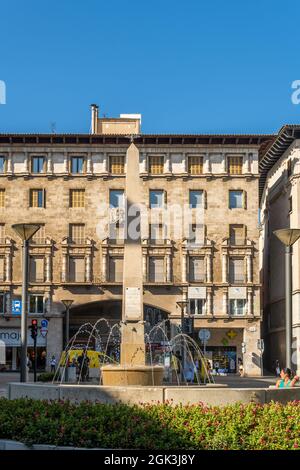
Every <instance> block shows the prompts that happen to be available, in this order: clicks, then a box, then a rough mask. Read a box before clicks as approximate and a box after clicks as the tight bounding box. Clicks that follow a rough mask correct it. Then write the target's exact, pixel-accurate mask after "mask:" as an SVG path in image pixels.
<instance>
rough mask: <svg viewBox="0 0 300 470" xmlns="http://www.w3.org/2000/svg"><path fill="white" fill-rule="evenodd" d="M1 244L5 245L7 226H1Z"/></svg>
mask: <svg viewBox="0 0 300 470" xmlns="http://www.w3.org/2000/svg"><path fill="white" fill-rule="evenodd" d="M0 243H5V224H0Z"/></svg>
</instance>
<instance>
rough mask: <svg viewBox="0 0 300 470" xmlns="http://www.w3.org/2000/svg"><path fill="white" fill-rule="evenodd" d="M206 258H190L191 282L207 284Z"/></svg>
mask: <svg viewBox="0 0 300 470" xmlns="http://www.w3.org/2000/svg"><path fill="white" fill-rule="evenodd" d="M205 278H206V276H205V262H204V257H196V256H192V257H190V258H189V280H190V282H205Z"/></svg>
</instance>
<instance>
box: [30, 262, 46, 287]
mask: <svg viewBox="0 0 300 470" xmlns="http://www.w3.org/2000/svg"><path fill="white" fill-rule="evenodd" d="M29 279H30V282H44V281H45V275H44V257H43V256H30V260H29Z"/></svg>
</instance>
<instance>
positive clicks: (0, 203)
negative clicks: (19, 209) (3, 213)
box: [0, 188, 5, 207]
mask: <svg viewBox="0 0 300 470" xmlns="http://www.w3.org/2000/svg"><path fill="white" fill-rule="evenodd" d="M0 207H5V189H3V188H1V189H0Z"/></svg>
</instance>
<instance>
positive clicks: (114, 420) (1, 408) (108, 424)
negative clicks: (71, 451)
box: [0, 398, 300, 450]
mask: <svg viewBox="0 0 300 470" xmlns="http://www.w3.org/2000/svg"><path fill="white" fill-rule="evenodd" d="M0 439H13V440H17V441H21V442H24V443H26V444H27V445H32V444H54V445H64V446H76V447H98V448H110V449H148V450H156V449H160V450H169V449H190V450H191V449H192V450H196V449H233V450H238V449H245V450H248V449H297V448H299V446H300V402H299V401H294V402H290V403H288V404H286V405H282V404H280V403H275V402H272V403H270V404H265V405H259V404H255V403H250V404H241V403H237V404H234V405H228V406H224V407H217V406H214V407H212V406H205V405H203V404H201V403H199V404H198V405H191V406H173V405H172V403H171V402H169V403H167V404H159V403H157V404H144V405H139V406H138V405H132V406H129V405H125V404H117V405H109V404H100V403H89V402H82V403H80V404H72V403H70V402H63V401H50V402H47V401H36V400H29V399H18V400H11V401H10V400H7V399H5V398H1V399H0Z"/></svg>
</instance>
